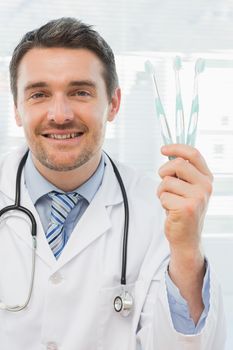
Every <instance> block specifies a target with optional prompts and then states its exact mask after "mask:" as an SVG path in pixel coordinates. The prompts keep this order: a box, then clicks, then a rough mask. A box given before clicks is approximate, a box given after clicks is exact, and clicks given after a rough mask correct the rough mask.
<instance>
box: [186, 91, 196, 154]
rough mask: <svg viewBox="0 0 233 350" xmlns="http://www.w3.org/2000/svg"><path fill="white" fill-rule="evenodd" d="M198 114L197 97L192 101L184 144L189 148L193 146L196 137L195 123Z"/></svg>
mask: <svg viewBox="0 0 233 350" xmlns="http://www.w3.org/2000/svg"><path fill="white" fill-rule="evenodd" d="M198 113H199V101H198V95H196V97H195V98H194V99H193V102H192V109H191V114H190V118H189V127H188V133H187V140H186V144H187V145H190V146H193V147H194V146H195V141H196V135H197V122H198Z"/></svg>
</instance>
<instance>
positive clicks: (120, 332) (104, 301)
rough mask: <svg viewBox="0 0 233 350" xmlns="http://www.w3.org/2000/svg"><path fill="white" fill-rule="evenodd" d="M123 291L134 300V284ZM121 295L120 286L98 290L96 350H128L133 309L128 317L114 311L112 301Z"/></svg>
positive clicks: (131, 330)
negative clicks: (98, 314)
mask: <svg viewBox="0 0 233 350" xmlns="http://www.w3.org/2000/svg"><path fill="white" fill-rule="evenodd" d="M125 290H126V291H127V292H129V293H130V294H131V296H132V297H133V299H134V295H135V284H128V285H126V286H125ZM121 293H122V286H121V285H119V286H117V287H109V288H102V289H101V290H100V298H99V301H100V302H99V312H100V317H99V323H98V346H97V349H98V350H109V349H111V350H129V344H130V342H131V340H132V332H133V325H132V324H133V316H134V307H133V308H132V311H131V312H130V314H129V315H128V316H123V315H122V314H121V313H120V312H116V311H115V309H114V300H115V298H116V297H117V296H119V295H121Z"/></svg>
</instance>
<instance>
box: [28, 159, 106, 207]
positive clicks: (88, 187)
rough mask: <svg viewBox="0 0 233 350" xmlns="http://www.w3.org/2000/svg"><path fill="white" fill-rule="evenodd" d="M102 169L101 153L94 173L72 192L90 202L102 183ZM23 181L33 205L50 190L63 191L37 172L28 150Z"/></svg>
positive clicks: (103, 162) (103, 166) (103, 164)
mask: <svg viewBox="0 0 233 350" xmlns="http://www.w3.org/2000/svg"><path fill="white" fill-rule="evenodd" d="M104 169H105V161H104V156H103V155H102V156H101V160H100V163H99V165H98V167H97V169H96V171H95V172H94V174H93V175H92V176H91V177H90V178H89V179H88V180H87V181H86V182H84V183H83V184H82V185H81V186H80V187H78V188H76V189H75V190H74V191H73V192H78V193H79V194H80V195H81V196H82V197H83V198H85V199H86V200H87V201H88V203H90V202H91V201H92V199H93V197H94V195H95V194H96V192H97V190H98V189H99V187H100V185H101V183H102V180H103V175H104ZM24 181H25V185H26V187H27V189H28V192H29V195H30V197H31V199H32V202H33V204H34V205H35V204H36V202H37V200H38V199H39V198H41V197H42V196H44V195H47V194H48V193H49V192H51V191H59V192H63V191H62V190H60V189H59V188H57V187H56V186H54V185H53V184H51V183H50V182H49V181H47V180H46V179H45V178H44V177H43V176H42V175H41V174H40V173H39V171H38V170H37V169H36V167H35V165H34V163H33V160H32V156H31V152H29V155H28V157H27V160H26V164H25V168H24Z"/></svg>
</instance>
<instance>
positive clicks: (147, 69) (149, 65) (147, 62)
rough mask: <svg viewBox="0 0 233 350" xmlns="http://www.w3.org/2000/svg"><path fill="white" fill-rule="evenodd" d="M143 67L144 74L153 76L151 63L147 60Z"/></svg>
mask: <svg viewBox="0 0 233 350" xmlns="http://www.w3.org/2000/svg"><path fill="white" fill-rule="evenodd" d="M144 66H145V71H146V73H148V74H154V66H153V64H152V63H151V61H149V60H147V61H146V62H145V64H144Z"/></svg>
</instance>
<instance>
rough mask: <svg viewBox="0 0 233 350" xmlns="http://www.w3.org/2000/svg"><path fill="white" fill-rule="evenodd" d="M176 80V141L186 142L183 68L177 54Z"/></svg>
mask: <svg viewBox="0 0 233 350" xmlns="http://www.w3.org/2000/svg"><path fill="white" fill-rule="evenodd" d="M173 68H174V71H175V81H176V142H177V143H185V126H184V110H183V103H182V97H181V88H180V77H179V71H180V69H181V58H180V57H179V56H176V57H175V59H174V62H173Z"/></svg>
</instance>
